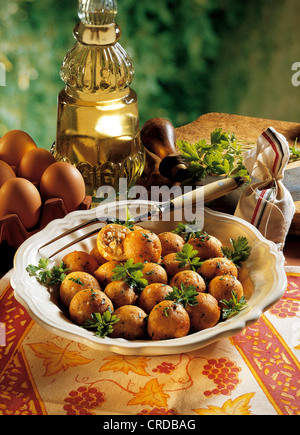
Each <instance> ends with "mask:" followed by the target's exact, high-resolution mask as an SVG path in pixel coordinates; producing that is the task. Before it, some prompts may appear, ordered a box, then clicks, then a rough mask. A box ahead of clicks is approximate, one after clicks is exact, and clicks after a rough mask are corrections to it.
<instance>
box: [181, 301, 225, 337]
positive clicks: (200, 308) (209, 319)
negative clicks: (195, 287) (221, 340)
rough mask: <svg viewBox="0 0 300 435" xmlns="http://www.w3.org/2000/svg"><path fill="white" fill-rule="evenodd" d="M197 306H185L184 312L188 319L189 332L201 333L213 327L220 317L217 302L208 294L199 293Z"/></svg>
mask: <svg viewBox="0 0 300 435" xmlns="http://www.w3.org/2000/svg"><path fill="white" fill-rule="evenodd" d="M196 300H197V302H198V304H197V305H194V306H191V305H189V304H187V306H186V311H187V312H188V315H189V317H190V322H191V332H198V331H202V330H204V329H207V328H212V327H213V326H215V325H216V324H217V323H218V321H219V319H220V315H221V309H220V307H219V305H218V301H217V300H216V299H215V298H214V297H213V296H212V295H211V294H209V293H199V294H198V296H197V297H196Z"/></svg>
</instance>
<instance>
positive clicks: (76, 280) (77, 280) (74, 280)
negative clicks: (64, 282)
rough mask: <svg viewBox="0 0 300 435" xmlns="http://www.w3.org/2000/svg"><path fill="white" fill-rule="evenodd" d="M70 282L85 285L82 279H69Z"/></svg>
mask: <svg viewBox="0 0 300 435" xmlns="http://www.w3.org/2000/svg"><path fill="white" fill-rule="evenodd" d="M69 281H73V282H75V284H78V285H84V284H83V282H82V281H81V279H80V278H69Z"/></svg>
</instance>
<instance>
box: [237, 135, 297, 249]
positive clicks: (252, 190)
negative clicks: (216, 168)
mask: <svg viewBox="0 0 300 435" xmlns="http://www.w3.org/2000/svg"><path fill="white" fill-rule="evenodd" d="M289 159H290V150H289V143H288V142H287V140H286V139H285V137H284V136H282V135H281V134H280V133H278V132H277V131H276V130H274V129H273V128H272V127H270V128H268V129H267V130H266V131H264V132H263V133H262V134H261V135H260V136H259V138H258V140H257V147H256V148H254V149H251V150H250V151H246V152H245V153H244V165H245V167H246V169H247V170H248V172H249V173H250V175H251V176H252V181H254V182H253V183H252V184H250V185H248V186H247V187H246V188H245V189H244V191H243V193H242V195H241V197H240V200H239V203H238V205H237V208H236V211H235V216H237V217H240V218H242V219H244V220H246V221H248V222H250V223H251V224H252V225H254V226H255V227H256V228H257V229H258V230H259V231H260V232H261V233H262V235H263V236H264V237H266V238H267V239H268V240H271V241H272V242H274V243H276V244H277V246H278V249H280V250H282V249H283V247H284V244H285V240H286V236H287V234H288V231H289V229H290V226H291V223H292V220H293V216H294V214H295V204H294V201H293V198H292V195H291V194H290V192H289V191H288V190H287V189H286V187H285V186H284V185H283V182H282V180H283V178H284V172H285V168H286V166H287V164H288V162H289Z"/></svg>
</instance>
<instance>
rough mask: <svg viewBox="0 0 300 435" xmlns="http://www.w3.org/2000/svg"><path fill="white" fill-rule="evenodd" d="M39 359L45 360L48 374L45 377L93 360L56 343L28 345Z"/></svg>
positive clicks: (44, 363)
mask: <svg viewBox="0 0 300 435" xmlns="http://www.w3.org/2000/svg"><path fill="white" fill-rule="evenodd" d="M28 346H29V347H30V348H31V349H32V350H33V352H34V353H35V356H36V357H37V358H41V359H43V360H44V362H43V365H44V366H45V367H46V372H45V373H44V375H43V376H45V377H47V376H53V375H55V374H57V373H59V372H60V371H66V370H68V368H69V367H76V366H79V365H84V364H89V363H90V362H92V361H93V360H91V359H87V358H84V357H83V356H81V355H80V353H79V352H75V351H73V352H72V351H69V350H67V349H64V348H61V347H58V346H56V345H55V344H54V343H51V342H50V341H47V342H46V343H34V344H29V345H28Z"/></svg>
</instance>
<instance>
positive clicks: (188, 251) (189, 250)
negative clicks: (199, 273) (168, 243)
mask: <svg viewBox="0 0 300 435" xmlns="http://www.w3.org/2000/svg"><path fill="white" fill-rule="evenodd" d="M197 255H198V251H196V250H194V249H193V247H192V245H189V244H188V243H186V244H185V245H184V247H183V249H182V251H181V252H177V253H176V257H175V259H176V260H177V261H179V265H178V266H179V268H180V269H182V268H184V267H185V266H187V265H189V266H190V267H191V269H192V270H194V271H196V270H197V269H198V268H199V267H200V266H201V264H202V263H201V261H200V258H199V257H197Z"/></svg>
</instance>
